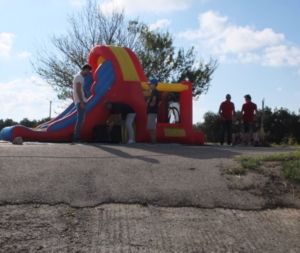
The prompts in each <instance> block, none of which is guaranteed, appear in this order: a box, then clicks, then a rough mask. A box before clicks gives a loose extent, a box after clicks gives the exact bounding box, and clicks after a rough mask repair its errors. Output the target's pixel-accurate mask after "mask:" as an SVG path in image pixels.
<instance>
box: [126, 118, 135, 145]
mask: <svg viewBox="0 0 300 253" xmlns="http://www.w3.org/2000/svg"><path fill="white" fill-rule="evenodd" d="M134 118H135V113H129V114H127V116H126V123H125V124H126V128H127V131H128V141H134V130H133V127H132V124H133V121H134Z"/></svg>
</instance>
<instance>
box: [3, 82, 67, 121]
mask: <svg viewBox="0 0 300 253" xmlns="http://www.w3.org/2000/svg"><path fill="white" fill-rule="evenodd" d="M36 83H38V84H41V85H37V84H36ZM0 87H1V93H0V107H1V108H2V113H1V118H2V119H7V118H9V119H13V120H15V121H20V120H22V119H23V118H28V119H31V120H33V119H41V118H46V117H48V116H49V109H50V102H49V100H53V98H55V97H56V95H55V92H54V91H53V90H52V88H51V87H49V86H47V85H46V84H45V83H44V82H43V81H42V80H41V79H40V78H37V77H34V76H32V77H30V78H18V79H15V80H12V81H9V82H7V83H0ZM48 99H49V100H48ZM52 105H53V107H52V108H53V110H52V115H51V116H55V115H54V111H58V112H59V111H61V110H62V109H61V108H59V106H60V105H61V104H60V103H52Z"/></svg>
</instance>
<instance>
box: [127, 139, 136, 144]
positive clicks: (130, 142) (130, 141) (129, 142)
mask: <svg viewBox="0 0 300 253" xmlns="http://www.w3.org/2000/svg"><path fill="white" fill-rule="evenodd" d="M132 143H135V141H134V140H129V141H128V142H127V144H132Z"/></svg>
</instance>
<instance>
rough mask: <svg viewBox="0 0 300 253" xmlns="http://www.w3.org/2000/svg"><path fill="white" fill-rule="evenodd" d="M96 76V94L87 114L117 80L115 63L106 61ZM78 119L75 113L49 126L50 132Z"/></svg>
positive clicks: (88, 105)
mask: <svg viewBox="0 0 300 253" xmlns="http://www.w3.org/2000/svg"><path fill="white" fill-rule="evenodd" d="M96 77H97V80H98V82H97V83H96V84H95V87H94V90H95V96H94V97H93V98H92V99H91V100H90V101H89V102H88V104H87V107H86V114H88V113H89V112H90V111H91V110H92V109H93V108H94V107H95V105H96V104H98V103H99V101H100V100H101V98H102V97H103V96H104V95H105V93H106V92H107V91H108V90H109V88H110V87H111V85H112V84H113V83H114V81H115V80H116V75H115V71H114V68H113V64H112V62H111V61H106V62H104V63H103V64H102V65H101V67H100V68H99V69H98V70H97V72H96ZM76 119H77V115H76V114H74V115H72V116H71V117H69V118H67V119H65V120H62V121H60V122H57V123H54V124H53V125H51V126H50V127H49V128H48V131H49V132H54V131H58V130H61V129H63V128H65V127H68V126H70V125H72V124H75V122H76Z"/></svg>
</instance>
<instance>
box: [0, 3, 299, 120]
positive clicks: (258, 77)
mask: <svg viewBox="0 0 300 253" xmlns="http://www.w3.org/2000/svg"><path fill="white" fill-rule="evenodd" d="M84 2H85V1H84V0H47V1H40V0H0V66H1V69H0V87H1V91H0V108H1V110H0V119H6V118H11V119H14V120H16V121H20V120H21V119H23V118H29V119H31V120H33V119H41V118H45V117H48V116H49V108H50V102H49V101H53V103H52V105H53V106H52V116H55V114H56V113H58V112H59V111H61V110H62V107H63V106H64V105H65V103H61V102H59V101H58V100H57V99H56V96H55V92H54V91H53V90H52V89H51V87H48V86H47V84H46V83H44V82H43V81H42V80H40V78H39V77H38V76H37V75H36V74H35V73H34V72H33V70H32V67H31V65H30V59H31V57H32V51H33V49H34V46H35V45H37V44H38V43H40V42H42V41H44V42H45V43H48V42H47V39H48V36H49V35H50V34H56V35H60V34H65V33H66V29H67V26H68V23H67V15H68V14H71V13H76V12H77V11H79V10H80V8H81V7H82V5H83V4H84ZM98 3H99V4H100V5H101V6H102V8H110V6H112V5H113V6H123V7H124V8H125V13H126V17H127V18H128V19H130V18H136V17H139V18H140V20H141V21H144V22H146V23H148V24H149V25H150V26H151V27H153V28H155V27H164V28H166V29H168V30H169V31H170V32H171V33H172V34H173V35H174V39H175V45H176V46H177V47H183V48H186V49H187V48H189V47H190V46H194V47H195V49H196V51H197V53H198V59H199V60H200V59H203V60H208V59H209V57H212V58H213V59H217V60H218V62H219V67H218V68H217V70H216V71H215V73H214V75H213V80H212V82H211V88H210V89H209V91H208V93H207V94H205V95H201V97H200V99H199V100H198V101H194V103H193V110H194V111H193V122H194V123H196V122H201V121H202V120H203V114H204V113H205V112H207V111H213V112H217V111H218V108H219V105H220V103H221V102H222V101H223V100H225V95H226V94H227V93H230V94H231V96H232V102H234V103H235V106H236V109H238V110H240V109H241V107H242V104H243V103H244V98H243V97H244V95H245V94H250V95H251V96H252V100H253V102H255V103H257V105H258V107H259V108H261V101H262V99H263V98H265V104H266V105H267V106H269V107H271V108H275V107H277V108H280V107H284V108H287V109H289V110H290V111H294V112H296V113H297V114H298V110H299V108H300V104H299V99H300V85H299V84H300V33H299V31H298V30H299V27H300V19H299V17H298V16H299V10H300V1H299V0H251V1H247V0H152V1H140V0H111V1H100V0H99V1H98ZM37 83H38V84H43V85H37Z"/></svg>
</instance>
